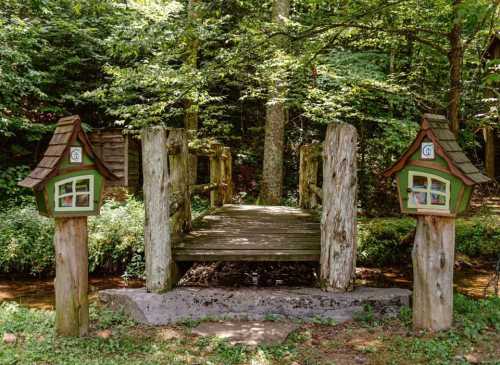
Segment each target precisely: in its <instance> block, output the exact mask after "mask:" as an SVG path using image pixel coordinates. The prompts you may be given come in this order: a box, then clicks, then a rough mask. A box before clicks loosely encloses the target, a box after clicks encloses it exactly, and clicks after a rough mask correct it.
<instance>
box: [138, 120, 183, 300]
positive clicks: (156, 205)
mask: <svg viewBox="0 0 500 365" xmlns="http://www.w3.org/2000/svg"><path fill="white" fill-rule="evenodd" d="M142 168H143V176H144V187H143V190H144V209H145V213H146V214H145V216H146V220H145V224H144V251H145V256H146V288H147V290H148V291H150V292H157V293H158V292H163V291H167V290H170V289H171V288H172V286H173V275H172V274H173V273H172V271H173V270H174V268H175V265H174V262H173V258H172V247H171V239H170V227H169V192H168V190H169V189H168V182H169V178H168V154H167V133H166V129H165V128H164V127H158V126H157V127H147V128H145V129H144V130H143V131H142Z"/></svg>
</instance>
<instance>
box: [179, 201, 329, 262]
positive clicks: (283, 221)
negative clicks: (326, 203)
mask: <svg viewBox="0 0 500 365" xmlns="http://www.w3.org/2000/svg"><path fill="white" fill-rule="evenodd" d="M320 240H321V235H320V223H319V216H318V214H317V213H315V212H314V211H311V210H304V209H299V208H290V207H280V206H258V205H224V206H223V207H221V208H218V209H216V210H215V211H213V212H212V213H210V214H208V215H206V216H204V217H202V218H200V219H198V220H197V221H195V222H194V223H193V230H192V231H191V232H189V233H187V234H186V235H185V236H184V237H183V238H182V239H180V240H179V241H178V242H176V243H174V244H173V248H172V250H173V256H174V260H175V261H319V257H320V246H321V243H320Z"/></svg>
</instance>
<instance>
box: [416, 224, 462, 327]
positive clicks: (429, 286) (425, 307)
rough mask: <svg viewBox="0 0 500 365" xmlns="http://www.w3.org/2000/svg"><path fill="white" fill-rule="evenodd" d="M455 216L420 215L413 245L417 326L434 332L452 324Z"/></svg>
mask: <svg viewBox="0 0 500 365" xmlns="http://www.w3.org/2000/svg"><path fill="white" fill-rule="evenodd" d="M454 252H455V219H454V218H448V217H439V216H418V217H417V231H416V234H415V242H414V245H413V252H412V261H413V326H414V327H415V328H419V329H428V330H431V331H439V330H445V329H448V328H450V327H451V324H452V320H453V263H454Z"/></svg>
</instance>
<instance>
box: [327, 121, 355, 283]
mask: <svg viewBox="0 0 500 365" xmlns="http://www.w3.org/2000/svg"><path fill="white" fill-rule="evenodd" d="M356 146H357V132H356V128H354V127H353V126H352V125H349V124H338V123H332V124H330V125H329V126H328V128H327V131H326V138H325V142H324V147H323V215H322V218H321V256H320V266H321V270H320V283H321V287H322V288H323V289H324V290H327V291H346V290H351V289H352V288H353V285H354V277H355V266H356V213H357V212H356V205H357V200H356V188H357V177H356V176H357V168H356Z"/></svg>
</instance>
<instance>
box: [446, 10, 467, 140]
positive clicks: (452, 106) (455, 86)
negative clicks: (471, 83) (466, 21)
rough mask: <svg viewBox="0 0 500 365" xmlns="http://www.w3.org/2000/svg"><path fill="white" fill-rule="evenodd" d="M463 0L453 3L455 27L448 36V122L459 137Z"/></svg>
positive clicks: (462, 52)
mask: <svg viewBox="0 0 500 365" xmlns="http://www.w3.org/2000/svg"><path fill="white" fill-rule="evenodd" d="M461 3H462V0H454V1H453V27H452V29H451V31H450V33H449V35H448V38H449V42H450V51H449V52H448V62H449V63H450V92H449V97H448V120H449V121H450V129H451V131H452V132H453V133H454V134H455V136H458V133H459V130H460V100H461V97H462V62H463V54H464V50H463V45H462V24H461V21H460V20H459V15H458V7H459V5H460V4H461Z"/></svg>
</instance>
